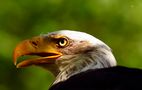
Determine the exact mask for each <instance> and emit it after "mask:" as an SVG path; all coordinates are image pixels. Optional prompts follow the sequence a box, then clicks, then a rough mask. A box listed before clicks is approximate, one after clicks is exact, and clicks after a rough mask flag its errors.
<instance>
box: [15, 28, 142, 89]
mask: <svg viewBox="0 0 142 90" xmlns="http://www.w3.org/2000/svg"><path fill="white" fill-rule="evenodd" d="M24 55H36V56H39V57H36V58H29V59H27V60H24V61H21V62H19V63H17V59H18V58H19V57H21V56H24ZM13 61H14V64H15V65H16V67H17V68H22V67H28V66H31V65H36V66H40V67H43V68H46V69H48V70H49V71H51V72H52V73H53V74H54V75H55V77H56V79H55V81H54V82H53V84H52V86H51V87H50V90H83V89H85V90H130V89H133V90H137V89H139V90H140V89H141V90H142V86H141V85H142V84H141V82H142V70H140V69H134V68H127V67H124V66H117V62H116V60H115V57H114V56H113V54H112V51H111V49H110V47H109V46H108V45H106V44H105V43H104V42H102V41H101V40H99V39H97V38H95V37H93V36H92V35H90V34H87V33H84V32H79V31H71V30H60V31H56V32H51V33H48V34H43V35H40V36H36V37H33V38H31V39H28V40H24V41H22V42H21V43H19V44H18V45H17V46H16V48H15V50H14V54H13Z"/></svg>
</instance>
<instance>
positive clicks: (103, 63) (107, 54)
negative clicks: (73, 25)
mask: <svg viewBox="0 0 142 90" xmlns="http://www.w3.org/2000/svg"><path fill="white" fill-rule="evenodd" d="M52 34H59V35H63V36H67V37H68V38H70V39H72V40H74V41H87V42H89V43H90V45H91V46H94V47H95V46H96V47H99V48H98V52H95V51H94V52H93V53H90V54H91V55H90V56H91V57H93V58H94V60H91V59H88V60H90V62H92V63H88V64H90V65H88V64H87V66H86V67H82V66H81V67H78V66H79V65H77V66H75V65H74V64H72V62H71V63H69V67H70V68H72V67H78V68H80V69H81V70H77V71H71V74H70V75H67V74H66V72H67V71H69V70H70V68H66V67H64V68H66V70H64V68H63V69H61V72H60V73H59V75H58V76H57V77H56V78H57V79H56V81H55V82H54V84H55V83H57V82H60V81H63V80H66V79H67V78H69V77H70V76H72V75H74V74H77V73H79V72H83V71H86V70H88V69H97V68H105V67H111V66H116V60H115V57H114V56H113V54H112V52H111V49H110V48H109V46H108V45H106V44H105V43H104V42H102V41H101V40H99V39H97V38H95V37H94V36H92V35H90V34H87V33H84V32H80V31H71V30H60V31H56V32H51V33H49V34H48V35H52ZM48 35H46V36H48ZM86 58H87V57H85V56H82V55H81V56H78V57H77V58H74V59H77V60H75V61H78V63H79V64H82V62H85V63H86V61H85V60H86ZM95 58H97V59H95ZM81 59H84V60H81ZM67 61H73V60H67ZM95 62H97V65H95ZM67 67H68V66H67Z"/></svg>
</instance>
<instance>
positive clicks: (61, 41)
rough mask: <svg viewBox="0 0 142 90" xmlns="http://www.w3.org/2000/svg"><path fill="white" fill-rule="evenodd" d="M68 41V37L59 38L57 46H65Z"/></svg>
mask: <svg viewBox="0 0 142 90" xmlns="http://www.w3.org/2000/svg"><path fill="white" fill-rule="evenodd" d="M68 43H69V41H68V39H67V38H59V39H58V40H57V46H58V47H65V46H67V45H68Z"/></svg>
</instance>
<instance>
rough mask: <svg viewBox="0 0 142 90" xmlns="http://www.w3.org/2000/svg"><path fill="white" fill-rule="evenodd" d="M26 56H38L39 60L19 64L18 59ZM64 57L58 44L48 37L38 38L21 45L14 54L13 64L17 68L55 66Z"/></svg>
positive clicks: (25, 41) (29, 60)
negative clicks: (41, 65) (43, 65)
mask: <svg viewBox="0 0 142 90" xmlns="http://www.w3.org/2000/svg"><path fill="white" fill-rule="evenodd" d="M24 55H37V56H40V57H38V58H32V59H27V60H24V61H21V62H20V63H18V64H17V59H18V58H19V57H21V56H24ZM60 56H62V53H60V52H59V51H58V49H57V47H56V44H55V43H54V42H53V41H52V40H50V39H48V38H47V37H43V36H37V37H34V38H32V39H29V40H24V41H22V42H21V43H19V44H18V45H17V46H16V48H15V50H14V54H13V62H14V64H15V65H16V67H17V68H20V67H27V66H31V65H40V64H53V63H55V61H56V59H57V58H59V57H60Z"/></svg>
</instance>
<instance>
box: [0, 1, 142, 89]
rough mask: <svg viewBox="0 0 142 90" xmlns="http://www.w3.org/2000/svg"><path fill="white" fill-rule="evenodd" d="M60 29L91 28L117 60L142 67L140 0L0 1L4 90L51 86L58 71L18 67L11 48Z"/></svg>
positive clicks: (1, 82) (1, 84)
mask: <svg viewBox="0 0 142 90" xmlns="http://www.w3.org/2000/svg"><path fill="white" fill-rule="evenodd" d="M61 29H71V30H78V31H84V32H87V33H90V34H92V35H94V36H95V37H97V38H99V39H101V40H102V41H104V42H105V43H106V44H108V45H109V46H110V47H111V48H112V50H113V53H114V55H115V57H116V59H117V62H118V64H119V65H123V66H127V67H135V68H141V69H142V0H0V90H47V89H48V87H49V86H50V84H51V83H52V82H53V80H54V76H53V75H52V74H51V73H50V72H47V71H46V70H44V69H41V68H39V67H34V66H32V67H28V68H25V69H16V68H15V66H14V65H13V63H12V53H13V50H14V48H15V46H16V44H17V43H19V42H20V41H22V40H24V39H27V38H31V37H33V36H37V35H40V34H45V33H48V32H51V31H57V30H61Z"/></svg>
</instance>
